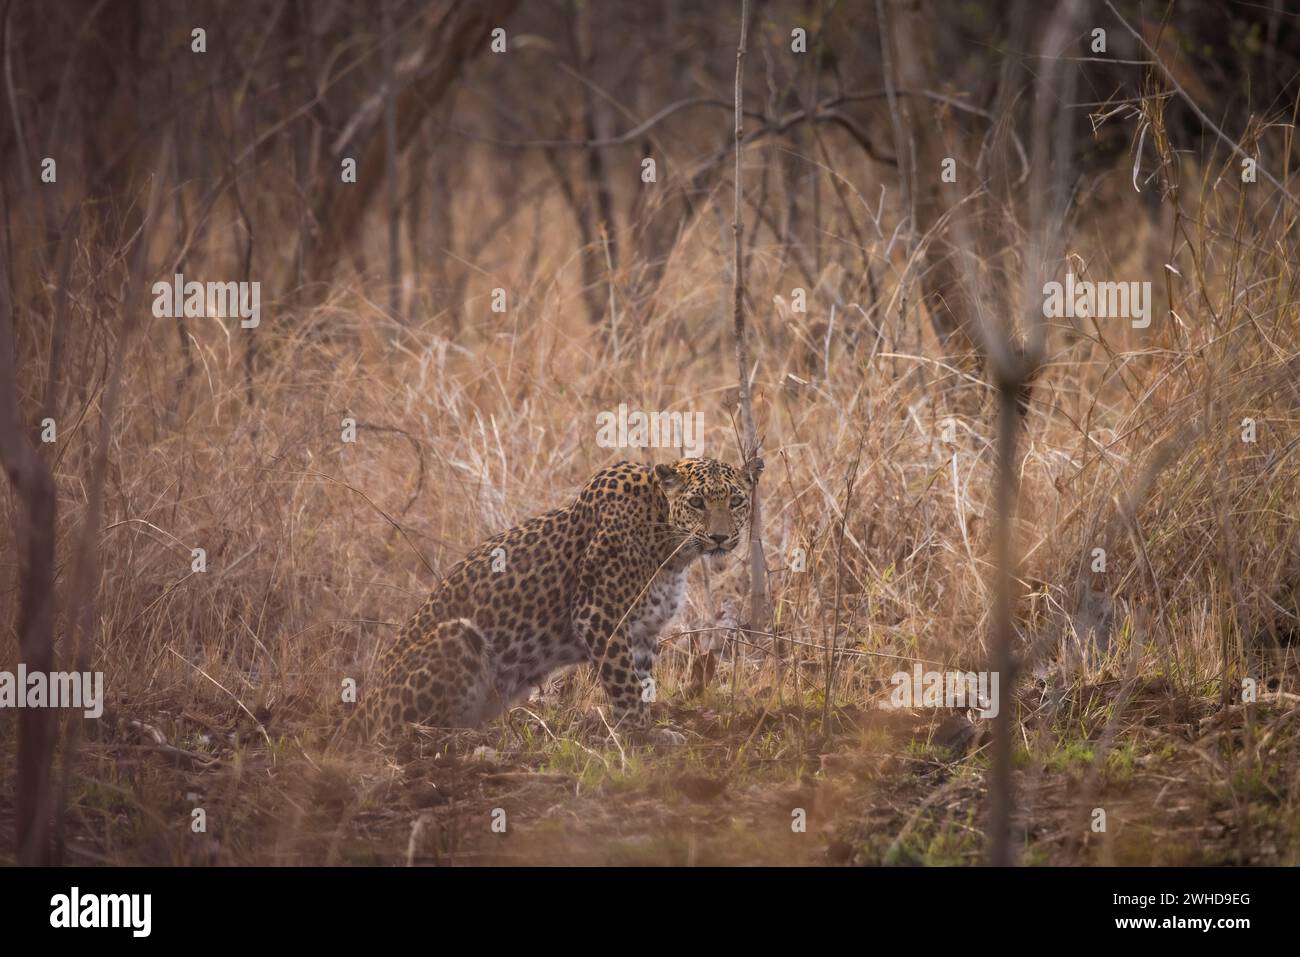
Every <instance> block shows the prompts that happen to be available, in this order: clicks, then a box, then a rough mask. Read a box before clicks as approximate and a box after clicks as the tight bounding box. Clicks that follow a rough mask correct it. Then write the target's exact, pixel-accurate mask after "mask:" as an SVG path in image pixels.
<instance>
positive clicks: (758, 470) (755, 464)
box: [743, 455, 763, 488]
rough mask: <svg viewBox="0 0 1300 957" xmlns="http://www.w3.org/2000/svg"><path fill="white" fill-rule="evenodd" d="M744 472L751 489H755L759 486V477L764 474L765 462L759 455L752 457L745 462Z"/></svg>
mask: <svg viewBox="0 0 1300 957" xmlns="http://www.w3.org/2000/svg"><path fill="white" fill-rule="evenodd" d="M743 471H744V473H745V477H746V478H748V479H749V487H750V488H753V487H754V486H755V485H757V484H758V477H759V476H760V475H761V474H763V460H762V459H760V458H759V457H758V456H757V455H753V456H750V458H749V459H748V460H747V461H746V462H745V467H744V469H743Z"/></svg>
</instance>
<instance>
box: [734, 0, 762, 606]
mask: <svg viewBox="0 0 1300 957" xmlns="http://www.w3.org/2000/svg"><path fill="white" fill-rule="evenodd" d="M748 35H749V0H741V3H740V44H739V46H737V48H736V99H735V102H736V111H735V126H734V136H735V153H736V170H735V180H736V184H735V185H736V196H735V214H734V218H733V220H732V224H731V230H732V234H733V235H734V237H735V256H734V267H733V275H734V283H733V285H732V320H733V322H734V326H735V333H736V367H737V372H738V374H739V386H740V423H741V429H742V430H743V435H742V440H743V442H744V450H743V458H744V462H745V468H746V470H747V471H748V472H749V474H750V478H751V479H752V480H753V483H754V491H753V497H752V499H751V502H750V511H749V621H750V627H751V628H752V629H753V630H754V631H765V630H766V629H767V567H766V563H765V560H764V557H763V518H762V510H761V504H762V503H761V501H760V498H759V494H758V476H759V473H760V472H761V471H762V469H763V460H762V458H760V456H759V451H760V450H759V441H758V433H757V431H756V430H755V428H754V403H753V399H752V397H751V395H750V391H749V344H748V343H747V342H746V341H745V253H744V235H745V221H744V190H743V182H742V180H741V155H742V154H741V148H740V147H741V140H742V136H743V134H744V111H743V88H744V76H745V45H746V41H747V39H748Z"/></svg>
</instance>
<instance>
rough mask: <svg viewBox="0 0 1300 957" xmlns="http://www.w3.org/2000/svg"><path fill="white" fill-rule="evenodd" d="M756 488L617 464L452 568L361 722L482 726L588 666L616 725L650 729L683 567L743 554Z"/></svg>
mask: <svg viewBox="0 0 1300 957" xmlns="http://www.w3.org/2000/svg"><path fill="white" fill-rule="evenodd" d="M750 493H751V482H750V478H749V476H748V475H747V474H746V473H745V472H742V471H741V470H739V469H736V468H733V467H732V466H730V465H726V464H724V463H722V462H718V461H714V460H712V459H682V460H680V461H678V462H675V463H673V464H672V465H656V466H654V467H650V466H644V465H636V464H634V463H631V462H621V463H619V464H618V465H614V466H611V467H610V468H607V469H604V470H602V471H600V472H598V473H597V474H596V475H595V476H594V477H593V478H592V479H591V481H589V482H588V483H587V485H586V486H585V487H584V488H583V490H582V492H581V493H580V494H579V495H578V497H577V499H576V500H574V501H573V502H572V503H570V504H569V505H566V506H564V507H563V508H558V509H555V510H554V511H551V512H547V513H546V514H544V515H540V516H538V517H536V518H533V519H530V520H529V521H527V522H525V523H524V524H522V525H520V526H518V527H516V528H512V529H511V530H509V531H507V532H503V533H502V534H500V535H497V536H496V537H495V538H492V539H489V540H488V541H487V542H484V543H483V544H482V545H480V546H478V547H477V548H475V549H474V550H473V551H472V552H470V553H469V554H468V555H467V556H466V557H465V558H464V559H463V560H462V561H461V562H459V563H458V564H457V565H456V566H455V567H453V568H452V569H451V570H450V571H449V572H448V573H447V576H446V578H444V579H443V580H442V581H441V582H439V583H438V585H437V586H435V587H434V589H433V591H432V593H431V594H430V595H429V597H428V599H427V600H426V601H425V602H424V604H423V605H421V606H420V608H419V610H418V611H417V612H416V613H415V615H414V616H413V617H412V618H411V619H410V620H409V621H408V622H407V623H406V625H405V626H404V627H403V628H402V629H401V631H400V633H399V634H398V635H397V637H396V639H395V640H394V641H393V642H392V643H391V645H389V646H388V647H387V648H385V649H384V650H383V651H382V653H381V654H380V656H379V658H378V660H377V661H376V664H375V668H374V679H373V680H372V682H371V683H370V685H369V686H368V687H363V688H362V692H361V704H360V705H359V710H358V713H357V718H358V719H359V720H358V721H357V722H356V723H357V724H359V725H360V727H361V729H362V732H363V733H365V734H368V735H378V736H381V737H387V736H391V735H392V734H393V733H394V732H395V731H397V730H398V729H400V728H402V727H405V726H407V725H409V724H410V723H412V722H418V723H420V724H424V725H430V726H433V727H475V726H478V725H481V724H483V723H484V722H486V721H489V720H491V719H492V718H493V717H495V716H497V715H498V714H500V713H501V712H502V711H503V710H504V709H506V708H508V707H510V706H511V705H512V704H514V703H515V702H517V701H518V700H520V699H521V698H523V697H525V696H526V695H527V694H528V692H529V691H530V690H531V689H532V688H534V687H536V686H538V685H539V684H540V683H542V682H543V681H545V680H546V678H547V676H549V675H551V674H552V673H554V672H556V671H557V670H559V669H562V668H568V667H571V666H574V665H578V664H582V663H590V664H592V665H593V666H594V667H595V668H596V669H597V673H598V674H599V676H600V681H601V684H602V686H603V687H604V690H605V693H606V695H607V697H608V698H609V703H610V710H611V712H612V723H613V724H614V725H615V726H616V727H621V728H623V729H638V730H644V729H645V728H646V727H647V726H648V725H649V723H650V714H649V704H648V703H647V702H648V700H649V699H650V698H651V697H652V696H650V695H648V694H645V693H644V691H645V689H646V688H647V687H648V686H649V685H648V679H652V678H653V675H654V663H655V654H656V651H657V645H658V638H659V635H660V633H661V632H662V631H663V629H664V626H665V625H667V624H668V622H669V621H671V620H672V618H673V617H674V616H675V615H676V614H677V611H678V609H679V608H680V607H681V604H682V596H683V593H684V591H685V585H686V571H687V568H688V567H689V566H690V565H691V563H692V562H694V561H695V560H696V559H697V558H699V557H701V556H702V555H706V554H708V555H723V554H725V553H726V552H729V551H731V550H732V549H734V548H735V547H736V545H737V543H739V541H740V538H741V534H742V529H743V528H744V526H745V524H746V521H747V519H748V517H749V507H750Z"/></svg>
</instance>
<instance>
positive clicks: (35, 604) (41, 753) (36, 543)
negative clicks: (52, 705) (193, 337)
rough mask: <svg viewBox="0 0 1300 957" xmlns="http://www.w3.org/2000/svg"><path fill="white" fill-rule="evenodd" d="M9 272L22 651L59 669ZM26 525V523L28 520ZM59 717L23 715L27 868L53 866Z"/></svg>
mask: <svg viewBox="0 0 1300 957" xmlns="http://www.w3.org/2000/svg"><path fill="white" fill-rule="evenodd" d="M12 306H13V304H12V301H11V299H10V295H9V277H8V275H7V270H3V269H0V464H3V466H4V470H5V474H6V475H8V476H9V481H10V483H11V484H12V485H13V488H14V495H15V497H16V498H17V500H18V505H19V515H20V516H21V518H20V520H19V521H18V522H16V523H15V524H16V525H18V526H19V530H18V535H17V539H16V544H17V547H18V550H19V551H20V553H21V552H22V551H23V550H24V549H25V552H26V555H25V557H24V558H20V561H19V565H20V570H19V580H20V582H21V588H22V599H21V604H20V608H19V612H18V648H19V655H20V657H21V661H22V663H24V664H25V665H26V666H27V668H28V670H30V671H33V672H36V671H40V672H44V673H46V674H48V673H49V672H51V671H53V670H54V519H55V513H56V509H57V501H56V498H55V495H54V479H53V477H52V476H51V475H50V468H49V466H48V465H47V464H46V462H45V460H44V459H43V458H41V456H40V455H38V454H37V453H36V449H35V448H34V447H33V446H32V444H31V443H30V442H29V441H28V438H27V435H26V434H25V433H26V429H25V428H24V426H23V422H22V420H21V418H20V416H19V414H18V383H17V339H16V337H15V335H14V322H13V308H12ZM22 519H25V521H23V520H22ZM56 717H57V714H56V712H55V711H53V710H51V709H49V708H23V709H21V710H20V711H19V712H18V801H17V805H18V807H17V811H18V820H17V836H18V847H17V857H18V863H19V864H38V865H44V864H49V863H51V847H50V808H51V798H52V794H53V789H52V780H53V775H52V773H51V770H52V766H53V762H54V747H55V744H56V742H57V738H58V725H57V723H56Z"/></svg>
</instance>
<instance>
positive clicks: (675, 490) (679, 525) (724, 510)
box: [655, 459, 753, 558]
mask: <svg viewBox="0 0 1300 957" xmlns="http://www.w3.org/2000/svg"><path fill="white" fill-rule="evenodd" d="M655 479H656V480H657V481H658V483H659V487H660V488H661V489H663V492H664V495H665V496H666V497H667V499H668V521H669V523H670V524H671V525H672V527H673V529H674V531H676V532H677V533H678V534H679V535H680V537H681V540H682V547H681V549H680V551H679V552H678V554H682V555H687V556H689V557H690V558H695V557H697V556H699V555H709V556H721V555H725V554H726V553H727V552H729V551H731V550H732V549H733V548H735V547H736V545H737V544H739V542H740V536H741V531H742V529H744V527H745V524H746V522H748V520H749V503H750V497H751V495H752V493H753V482H752V480H751V478H750V476H749V475H748V474H746V473H745V472H743V471H741V470H740V469H737V468H734V467H733V466H730V465H728V464H727V463H725V462H719V461H717V460H715V459H680V460H679V461H677V462H674V463H673V464H672V465H656V466H655Z"/></svg>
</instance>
